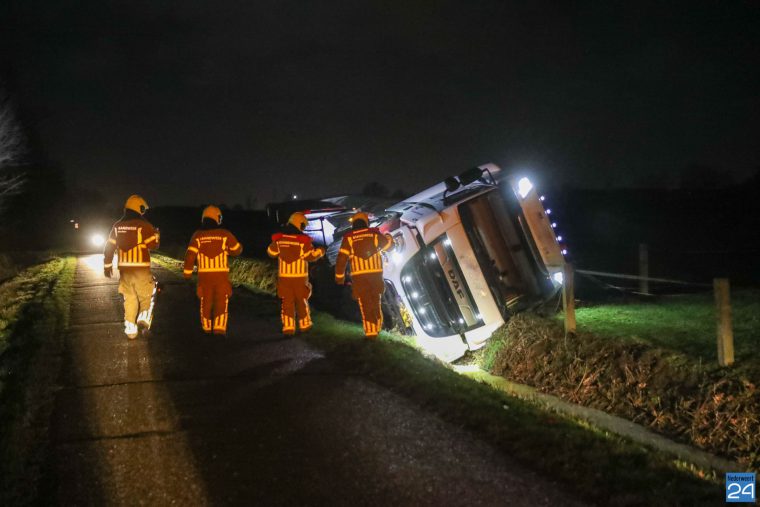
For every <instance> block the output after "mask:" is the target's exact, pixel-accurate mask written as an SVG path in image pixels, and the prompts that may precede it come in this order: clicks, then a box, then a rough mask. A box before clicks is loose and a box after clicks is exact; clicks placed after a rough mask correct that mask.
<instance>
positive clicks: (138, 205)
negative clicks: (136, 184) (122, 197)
mask: <svg viewBox="0 0 760 507" xmlns="http://www.w3.org/2000/svg"><path fill="white" fill-rule="evenodd" d="M124 209H131V210H132V211H135V212H137V213H139V214H141V215H143V214H144V213H145V212H146V211H148V203H147V202H146V201H145V199H143V198H142V197H140V196H139V195H137V194H135V195H130V196H129V198H128V199H127V202H126V203H124Z"/></svg>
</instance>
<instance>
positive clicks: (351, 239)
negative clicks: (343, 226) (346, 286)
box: [335, 227, 393, 280]
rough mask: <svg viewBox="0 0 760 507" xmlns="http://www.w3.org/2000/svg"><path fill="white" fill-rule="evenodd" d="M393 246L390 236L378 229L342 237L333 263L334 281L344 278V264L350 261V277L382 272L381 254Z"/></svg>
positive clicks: (356, 232)
mask: <svg viewBox="0 0 760 507" xmlns="http://www.w3.org/2000/svg"><path fill="white" fill-rule="evenodd" d="M392 246H393V238H392V237H391V235H390V234H383V233H381V232H380V231H379V230H378V229H375V228H374V227H371V228H369V229H356V230H353V231H349V232H347V233H346V235H345V236H343V242H342V243H341V244H340V252H338V260H337V261H336V263H335V279H336V280H342V279H343V278H344V277H345V276H346V274H345V273H346V264H348V262H349V260H350V261H351V275H352V276H355V275H364V274H369V273H382V272H383V257H382V255H381V253H382V252H386V251H388V250H390V249H391V247H392Z"/></svg>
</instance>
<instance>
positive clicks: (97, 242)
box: [90, 234, 106, 247]
mask: <svg viewBox="0 0 760 507" xmlns="http://www.w3.org/2000/svg"><path fill="white" fill-rule="evenodd" d="M90 243H92V246H98V247H99V246H103V245H105V244H106V238H104V237H103V235H102V234H93V235H92V236H90Z"/></svg>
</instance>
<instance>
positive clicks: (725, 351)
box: [713, 278, 734, 366]
mask: <svg viewBox="0 0 760 507" xmlns="http://www.w3.org/2000/svg"><path fill="white" fill-rule="evenodd" d="M713 288H714V291H715V307H716V310H717V317H718V364H720V365H721V366H731V365H732V364H734V331H733V329H732V326H731V295H730V292H729V284H728V278H714V279H713Z"/></svg>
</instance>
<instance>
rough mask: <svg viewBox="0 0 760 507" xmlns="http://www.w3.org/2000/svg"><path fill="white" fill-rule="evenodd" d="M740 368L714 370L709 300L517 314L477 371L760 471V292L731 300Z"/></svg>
mask: <svg viewBox="0 0 760 507" xmlns="http://www.w3.org/2000/svg"><path fill="white" fill-rule="evenodd" d="M733 317H734V318H733V320H734V333H735V344H736V364H735V365H734V366H733V367H731V368H720V367H719V366H718V364H717V358H716V356H717V346H716V323H715V310H714V302H713V299H712V295H711V294H702V295H686V296H677V297H673V296H671V297H664V298H660V299H659V300H658V301H656V302H652V303H645V304H641V303H637V304H614V305H599V306H592V307H586V308H580V309H578V311H577V321H578V334H577V336H575V337H569V338H568V339H565V337H564V333H563V329H562V323H561V317H559V318H556V319H546V318H541V317H538V316H535V315H527V314H526V315H520V316H517V317H516V318H514V319H512V320H511V321H510V322H509V324H508V325H506V326H504V328H502V329H500V330H499V331H498V332H497V333H496V335H495V336H494V337H493V338H492V340H491V341H490V342H489V344H488V345H487V347H486V348H485V350H483V351H482V352H480V353H478V354H477V355H476V358H477V361H478V364H479V365H480V366H481V367H483V368H484V369H486V370H489V371H491V372H492V373H494V374H496V375H500V376H503V377H506V378H508V379H510V380H512V381H515V382H520V383H524V384H528V385H531V386H534V387H536V388H538V389H540V390H541V391H544V392H547V393H551V394H554V395H557V396H560V397H561V398H563V399H565V400H568V401H570V402H573V403H578V404H581V405H586V406H590V407H593V408H598V409H601V410H604V411H606V412H609V413H612V414H616V415H619V416H622V417H625V418H628V419H630V420H632V421H635V422H638V423H640V424H643V425H646V426H649V427H651V428H652V429H654V430H655V431H658V432H660V433H663V434H665V435H668V436H670V437H673V438H675V439H677V440H680V441H682V442H685V443H689V444H692V445H695V446H697V447H700V448H703V449H705V450H708V451H710V452H713V453H715V454H718V455H722V456H726V457H729V458H732V459H735V460H737V461H738V462H739V463H741V464H742V465H743V466H745V467H746V468H747V469H754V470H757V469H759V468H760V389H758V385H760V358H759V357H758V355H757V350H758V346H760V292H758V291H741V292H737V293H735V294H734V296H733Z"/></svg>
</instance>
